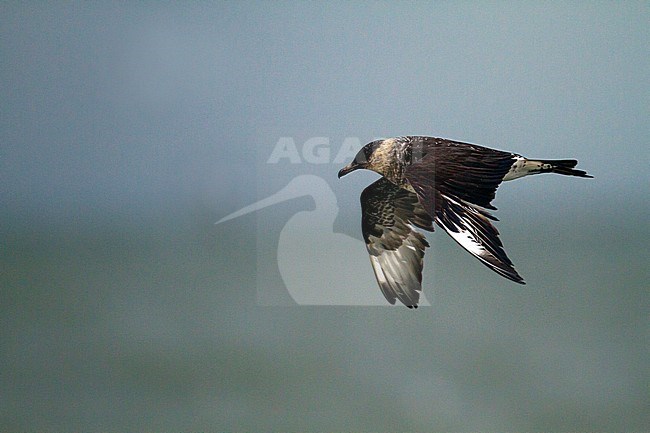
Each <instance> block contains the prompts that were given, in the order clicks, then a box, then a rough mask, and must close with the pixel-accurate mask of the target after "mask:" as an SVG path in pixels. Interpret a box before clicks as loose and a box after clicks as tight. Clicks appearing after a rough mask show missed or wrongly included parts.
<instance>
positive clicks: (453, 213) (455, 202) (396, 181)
mask: <svg viewBox="0 0 650 433" xmlns="http://www.w3.org/2000/svg"><path fill="white" fill-rule="evenodd" d="M577 164H578V161H576V160H574V159H529V158H525V157H523V156H521V155H518V154H516V153H510V152H504V151H500V150H495V149H490V148H487V147H483V146H479V145H476V144H470V143H462V142H458V141H452V140H447V139H444V138H435V137H423V136H408V137H396V138H388V139H383V140H376V141H373V142H371V143H368V144H366V145H365V146H364V147H363V148H362V149H361V150H360V151H359V152H358V153H357V155H356V156H355V158H354V160H353V161H352V162H351V163H350V164H348V165H346V166H345V167H343V168H342V169H341V170H340V171H339V173H338V177H339V178H341V177H343V176H345V175H346V174H348V173H350V172H352V171H354V170H358V169H362V168H363V169H367V170H372V171H374V172H377V173H379V174H380V175H382V176H383V177H382V178H380V179H379V180H377V181H376V182H374V183H373V184H371V185H370V186H368V187H367V188H366V189H365V190H364V191H363V192H362V193H361V213H362V221H361V228H362V232H363V239H364V241H365V243H366V248H367V249H368V253H369V254H370V262H371V264H372V268H373V270H374V273H375V277H376V278H377V282H378V283H379V287H380V289H381V291H382V293H383V294H384V297H385V298H386V299H387V300H388V302H390V303H391V304H394V303H395V300H396V299H399V301H400V302H402V303H403V304H404V305H406V306H407V307H409V308H416V307H417V305H418V300H419V297H420V292H421V290H422V267H423V259H424V252H425V250H426V248H427V247H429V244H428V243H427V240H426V239H425V237H424V235H423V234H422V233H421V232H420V231H418V229H420V230H426V231H431V232H432V231H433V223H434V222H435V223H436V224H437V225H438V226H440V227H442V228H443V230H445V231H446V232H447V233H448V234H449V235H450V236H451V237H452V238H453V239H454V240H455V241H456V242H457V243H458V244H460V246H462V247H463V248H464V249H465V250H467V251H468V252H469V253H470V254H472V255H473V256H474V257H476V258H477V259H479V260H480V261H481V263H483V264H484V265H486V266H487V267H489V268H490V269H492V270H493V271H494V272H496V273H498V274H499V275H501V276H503V277H505V278H507V279H509V280H512V281H514V282H516V283H520V284H525V282H524V280H523V278H522V277H521V276H520V275H519V274H518V273H517V271H516V270H515V268H514V266H513V264H512V262H511V261H510V259H509V258H508V256H507V254H506V252H505V250H504V248H503V244H502V243H501V240H500V239H499V232H498V231H497V229H496V228H495V227H494V225H493V224H492V221H497V219H496V218H495V217H494V216H492V214H491V213H490V212H489V211H490V210H496V208H495V207H494V206H492V205H491V204H490V203H491V202H492V200H493V199H494V196H495V193H496V190H497V188H498V186H499V185H500V184H501V182H503V181H508V180H513V179H517V178H520V177H523V176H528V175H531V174H537V173H557V174H563V175H567V176H578V177H586V178H591V177H592V176H590V175H589V174H587V173H586V172H585V171H582V170H577V169H575V168H574V167H575V166H576V165H577Z"/></svg>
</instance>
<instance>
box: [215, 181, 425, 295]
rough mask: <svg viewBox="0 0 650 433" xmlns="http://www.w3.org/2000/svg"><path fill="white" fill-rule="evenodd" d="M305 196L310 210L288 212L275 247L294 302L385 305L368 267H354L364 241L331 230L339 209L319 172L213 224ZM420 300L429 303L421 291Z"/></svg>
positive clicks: (362, 256)
mask: <svg viewBox="0 0 650 433" xmlns="http://www.w3.org/2000/svg"><path fill="white" fill-rule="evenodd" d="M304 196H308V197H311V198H312V200H313V201H314V209H313V210H308V211H300V212H297V213H296V214H295V215H293V216H292V217H291V218H290V219H289V220H288V221H287V223H286V224H285V225H284V227H283V228H282V231H281V232H280V237H279V239H278V246H277V261H278V263H277V266H278V270H279V272H280V276H281V277H282V281H283V283H284V285H285V287H286V290H287V291H288V293H289V295H290V296H291V298H292V299H293V300H294V301H295V303H296V304H298V305H348V306H390V304H388V303H387V302H386V299H385V298H384V296H383V295H382V293H381V291H379V290H378V289H377V282H376V280H375V278H374V277H373V274H372V272H359V269H368V268H369V264H370V262H369V259H368V254H367V252H366V248H365V245H364V243H363V242H362V241H361V240H359V239H356V238H354V237H352V236H348V235H346V234H343V233H336V232H334V220H335V219H336V217H337V215H338V212H339V208H338V205H337V200H336V195H335V194H334V191H332V188H331V187H330V186H329V184H328V183H327V181H326V180H325V179H323V178H322V177H320V176H316V175H311V174H307V175H299V176H296V177H295V178H293V179H292V180H291V181H290V182H289V183H288V184H287V185H286V186H285V187H284V188H282V189H281V190H280V191H278V192H277V193H275V194H273V195H271V196H269V197H267V198H264V199H262V200H259V201H257V202H255V203H253V204H251V205H249V206H246V207H244V208H242V209H240V210H238V211H236V212H233V213H231V214H229V215H227V216H225V217H223V218H221V219H220V220H219V221H217V222H216V224H224V223H226V222H227V221H230V220H232V219H235V218H239V217H241V216H244V215H246V214H250V213H252V212H258V211H260V210H262V209H264V208H266V207H269V206H274V205H279V204H281V203H285V202H288V201H290V200H293V199H296V198H299V197H304ZM264 289H265V288H264V287H258V290H264ZM420 305H431V304H430V302H429V301H428V300H427V299H426V297H425V296H422V297H421V298H420Z"/></svg>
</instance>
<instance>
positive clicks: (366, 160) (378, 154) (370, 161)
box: [339, 140, 386, 178]
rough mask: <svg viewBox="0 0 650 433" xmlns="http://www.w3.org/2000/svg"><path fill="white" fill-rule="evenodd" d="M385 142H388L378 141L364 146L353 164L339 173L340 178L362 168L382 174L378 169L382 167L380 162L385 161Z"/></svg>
mask: <svg viewBox="0 0 650 433" xmlns="http://www.w3.org/2000/svg"><path fill="white" fill-rule="evenodd" d="M384 141H386V140H376V141H373V142H370V143H368V144H366V145H365V146H363V148H361V150H360V151H359V152H358V153H357V155H356V156H355V157H354V159H353V160H352V162H351V163H349V164H348V165H346V166H345V167H343V168H342V169H341V170H340V171H339V178H341V177H343V176H345V175H346V174H348V173H351V172H353V171H354V170H357V169H360V168H365V169H368V170H373V171H377V172H378V173H380V174H381V172H379V171H378V168H379V166H380V164H379V161H380V160H383V156H382V155H383V152H382V150H381V149H383V146H382V144H384Z"/></svg>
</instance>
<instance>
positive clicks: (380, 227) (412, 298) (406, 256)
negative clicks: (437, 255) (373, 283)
mask: <svg viewBox="0 0 650 433" xmlns="http://www.w3.org/2000/svg"><path fill="white" fill-rule="evenodd" d="M361 213H362V221H361V227H362V231H363V239H364V240H365V242H366V248H367V249H368V253H369V254H370V262H371V263H372V267H373V270H374V272H375V277H376V278H377V282H378V283H379V288H380V289H381V291H382V293H383V294H384V296H385V297H386V299H387V300H388V302H390V303H391V304H394V303H395V299H399V300H400V301H401V302H402V303H403V304H404V305H406V306H407V307H410V308H411V307H417V305H418V301H419V299H420V292H421V290H422V266H423V258H424V250H425V249H426V248H427V247H428V246H429V244H428V243H427V240H426V239H425V238H424V236H423V235H422V234H421V233H419V232H417V231H415V228H416V227H417V228H421V229H424V230H429V231H433V225H432V223H431V220H432V219H431V217H430V216H429V215H428V214H427V213H426V212H425V211H424V208H423V207H422V205H421V204H420V202H419V200H418V197H417V195H415V194H414V193H412V192H409V191H407V190H405V189H403V188H400V187H398V186H396V185H394V184H393V183H391V182H390V181H388V180H386V179H385V178H381V179H379V180H378V181H376V182H375V183H373V184H371V185H370V186H368V187H367V188H366V189H365V190H364V191H363V192H362V193H361Z"/></svg>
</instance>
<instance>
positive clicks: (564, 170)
mask: <svg viewBox="0 0 650 433" xmlns="http://www.w3.org/2000/svg"><path fill="white" fill-rule="evenodd" d="M531 162H532V161H531ZM534 162H537V163H540V164H541V168H540V170H539V171H540V172H541V173H557V174H563V175H566V176H578V177H593V176H591V175H589V174H587V172H586V171H583V170H576V169H575V168H574V167H575V166H576V165H578V161H576V160H575V159H541V160H539V161H534Z"/></svg>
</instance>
